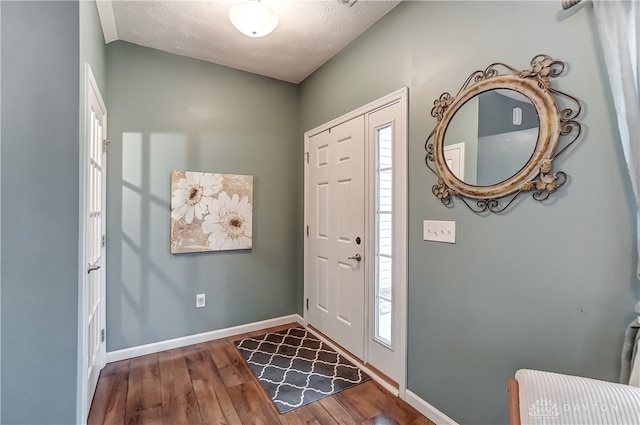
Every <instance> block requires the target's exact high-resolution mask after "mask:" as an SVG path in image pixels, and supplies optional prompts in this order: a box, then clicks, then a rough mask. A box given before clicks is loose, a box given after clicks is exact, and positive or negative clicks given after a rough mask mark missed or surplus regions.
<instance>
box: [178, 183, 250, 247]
mask: <svg viewBox="0 0 640 425" xmlns="http://www.w3.org/2000/svg"><path fill="white" fill-rule="evenodd" d="M252 221H253V176H243V175H236V174H219V173H201V172H196V171H172V172H171V253H172V254H181V253H187V252H203V251H226V250H237V249H251V248H252V241H253V238H252Z"/></svg>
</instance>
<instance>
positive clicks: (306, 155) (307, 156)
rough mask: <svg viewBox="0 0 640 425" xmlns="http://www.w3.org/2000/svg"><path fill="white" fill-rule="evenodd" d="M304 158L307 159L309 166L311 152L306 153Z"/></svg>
mask: <svg viewBox="0 0 640 425" xmlns="http://www.w3.org/2000/svg"><path fill="white" fill-rule="evenodd" d="M304 156H305V158H306V159H307V164H308V163H309V152H305V153H304Z"/></svg>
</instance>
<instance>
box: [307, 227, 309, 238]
mask: <svg viewBox="0 0 640 425" xmlns="http://www.w3.org/2000/svg"><path fill="white" fill-rule="evenodd" d="M307 237H309V225H308V224H307Z"/></svg>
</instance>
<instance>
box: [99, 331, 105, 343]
mask: <svg viewBox="0 0 640 425" xmlns="http://www.w3.org/2000/svg"><path fill="white" fill-rule="evenodd" d="M105 336H106V332H105V330H104V329H102V330H101V331H100V341H101V342H104V340H105Z"/></svg>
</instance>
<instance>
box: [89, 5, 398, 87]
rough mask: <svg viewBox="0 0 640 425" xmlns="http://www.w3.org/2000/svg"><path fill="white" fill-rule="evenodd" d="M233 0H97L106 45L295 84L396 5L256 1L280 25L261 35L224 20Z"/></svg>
mask: <svg viewBox="0 0 640 425" xmlns="http://www.w3.org/2000/svg"><path fill="white" fill-rule="evenodd" d="M238 1H239V0H208V1H185V0H172V1H156V0H135V1H124V0H112V1H109V0H98V1H97V4H98V11H99V14H100V21H101V23H102V28H103V31H104V35H105V41H106V42H107V43H109V42H111V41H114V40H124V41H128V42H131V43H135V44H139V45H141V46H146V47H151V48H154V49H158V50H163V51H166V52H170V53H175V54H179V55H183V56H188V57H192V58H196V59H201V60H205V61H209V62H213V63H217V64H220V65H225V66H228V67H231V68H236V69H240V70H243V71H248V72H252V73H255V74H260V75H265V76H268V77H272V78H276V79H278V80H283V81H289V82H292V83H299V82H301V81H302V80H304V79H305V78H306V77H307V76H309V75H310V74H311V73H313V71H315V70H316V69H318V68H319V67H320V66H321V65H322V64H324V63H325V62H326V61H327V60H329V59H330V58H331V57H333V56H334V55H335V54H336V53H338V52H339V51H340V50H342V49H343V48H344V47H345V46H346V45H348V44H349V43H350V42H351V41H353V40H354V39H356V38H357V37H358V36H359V35H360V34H362V33H363V32H364V31H365V30H367V29H368V28H369V27H370V26H371V25H373V24H374V23H376V22H377V21H378V20H379V19H380V18H381V17H383V16H384V15H385V14H387V13H388V12H389V11H391V9H393V8H394V7H395V6H396V5H398V4H399V3H400V1H401V0H357V1H356V2H355V3H353V0H350V2H349V3H351V4H352V6H348V5H346V4H343V2H342V1H341V0H262V2H263V3H264V4H266V5H268V6H269V7H271V8H272V9H273V10H274V11H275V12H276V13H277V14H278V16H279V19H280V24H279V25H278V27H277V28H276V29H275V30H274V31H273V32H272V33H271V34H269V35H267V36H266V37H263V38H251V37H247V36H245V35H243V34H241V33H240V32H239V31H237V30H236V29H235V28H234V27H233V25H232V24H231V22H230V21H229V18H228V13H229V8H230V7H231V6H232V5H233V4H234V3H236V2H238Z"/></svg>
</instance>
